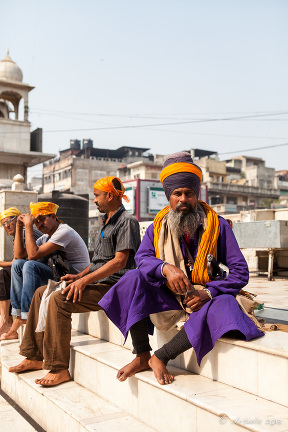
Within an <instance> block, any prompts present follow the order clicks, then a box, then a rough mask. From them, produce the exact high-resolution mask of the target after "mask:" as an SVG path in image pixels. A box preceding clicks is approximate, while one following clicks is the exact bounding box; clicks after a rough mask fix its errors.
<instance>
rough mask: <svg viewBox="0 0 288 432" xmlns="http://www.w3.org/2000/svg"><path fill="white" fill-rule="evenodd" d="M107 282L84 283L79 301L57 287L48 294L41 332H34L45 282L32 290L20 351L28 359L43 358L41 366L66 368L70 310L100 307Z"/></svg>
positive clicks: (107, 286)
mask: <svg viewBox="0 0 288 432" xmlns="http://www.w3.org/2000/svg"><path fill="white" fill-rule="evenodd" d="M111 286H112V285H111V284H105V283H97V284H93V285H87V287H86V288H85V289H84V291H83V292H82V299H81V301H80V302H79V301H77V302H76V303H73V302H72V300H71V299H70V300H69V301H67V300H66V297H65V295H63V294H61V292H60V291H57V292H55V293H53V294H52V295H51V299H50V302H49V306H48V311H47V319H46V326H45V331H44V332H39V333H38V332H37V333H36V332H35V329H36V327H37V323H38V316H39V307H40V303H41V298H42V295H43V293H44V291H45V289H46V286H43V287H40V288H38V289H37V290H36V291H35V294H34V296H33V299H32V303H31V306H30V309H29V313H28V319H27V323H26V329H25V332H24V337H23V340H22V343H21V346H20V354H21V355H23V356H25V357H27V358H28V359H29V360H40V361H42V360H44V365H43V367H44V369H50V370H58V369H68V367H69V359H70V340H71V314H72V313H81V312H91V311H97V310H100V309H101V307H100V306H99V305H98V302H99V301H100V300H101V298H102V297H103V296H104V294H106V293H107V291H108V290H109V289H110V288H111Z"/></svg>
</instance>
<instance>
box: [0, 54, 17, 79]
mask: <svg viewBox="0 0 288 432" xmlns="http://www.w3.org/2000/svg"><path fill="white" fill-rule="evenodd" d="M0 79H5V80H7V81H18V82H22V81H23V73H22V71H21V69H20V68H19V66H17V64H16V63H15V62H14V61H13V60H12V59H11V57H10V56H9V51H8V50H7V54H6V56H5V57H4V59H3V60H1V61H0Z"/></svg>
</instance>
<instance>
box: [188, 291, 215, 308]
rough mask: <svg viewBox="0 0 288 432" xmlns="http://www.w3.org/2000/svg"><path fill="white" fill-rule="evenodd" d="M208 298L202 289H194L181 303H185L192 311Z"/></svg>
mask: <svg viewBox="0 0 288 432" xmlns="http://www.w3.org/2000/svg"><path fill="white" fill-rule="evenodd" d="M209 300H210V297H209V296H208V294H207V292H206V291H204V290H196V291H194V292H193V293H191V294H189V292H188V294H187V297H186V298H185V299H184V301H183V303H184V304H186V305H187V306H188V307H189V308H190V309H191V310H192V311H193V312H197V311H198V310H200V309H201V307H202V306H203V305H204V304H205V303H207V302H208V301H209Z"/></svg>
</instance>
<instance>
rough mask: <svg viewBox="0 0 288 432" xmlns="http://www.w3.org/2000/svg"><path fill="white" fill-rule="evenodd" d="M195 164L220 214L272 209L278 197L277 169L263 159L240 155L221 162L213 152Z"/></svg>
mask: <svg viewBox="0 0 288 432" xmlns="http://www.w3.org/2000/svg"><path fill="white" fill-rule="evenodd" d="M194 153H196V152H195V150H194ZM210 153H212V152H210ZM195 161H196V162H197V164H198V165H199V166H200V167H201V169H202V172H203V184H202V187H204V186H205V187H206V188H207V193H208V203H209V204H210V205H212V206H213V208H214V210H216V211H217V213H219V214H225V213H238V212H239V211H241V210H247V209H255V208H265V207H269V206H270V203H272V201H273V200H275V199H278V198H279V189H278V188H277V186H275V181H274V175H275V170H274V168H268V167H266V166H265V161H264V160H263V159H261V158H255V157H248V156H237V157H235V158H232V159H230V160H228V161H219V159H218V155H217V153H212V154H210V155H205V156H202V157H199V158H198V159H197V158H195Z"/></svg>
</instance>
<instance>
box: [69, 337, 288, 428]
mask: <svg viewBox="0 0 288 432" xmlns="http://www.w3.org/2000/svg"><path fill="white" fill-rule="evenodd" d="M132 358H133V357H132V354H131V352H130V351H129V350H126V349H124V348H122V347H120V346H117V345H114V344H111V343H109V342H105V341H103V340H101V339H95V338H93V337H91V336H87V335H84V334H79V333H78V334H74V336H73V337H72V354H71V372H72V374H73V377H74V380H75V381H76V382H78V383H80V384H81V385H83V386H84V387H85V388H88V389H89V390H91V391H93V392H95V393H97V394H98V395H99V396H101V397H103V398H104V399H107V400H109V401H111V402H112V403H113V404H115V405H117V406H119V407H120V408H122V409H125V410H127V411H128V412H129V413H130V414H132V415H133V416H134V417H137V418H138V419H139V420H141V421H142V422H144V423H145V424H147V425H150V426H151V427H154V428H155V429H156V430H157V431H160V432H175V431H176V430H178V429H179V426H180V425H181V430H189V432H193V431H195V432H196V431H197V432H207V431H213V432H214V431H215V432H218V431H219V432H220V431H221V432H222V431H229V432H230V431H238V432H239V431H243V430H246V429H247V430H251V431H255V432H256V431H259V432H260V431H261V432H262V431H271V426H273V431H277V432H280V431H281V432H284V431H287V430H288V409H287V407H285V406H283V405H280V404H277V403H274V402H270V401H268V400H266V399H263V398H259V397H258V396H255V395H253V394H250V393H248V392H244V391H242V390H238V389H236V388H233V387H231V386H228V385H227V384H223V383H220V382H217V381H213V380H211V379H209V378H206V377H203V376H200V375H197V374H192V373H190V372H187V371H185V370H183V369H179V368H176V367H173V366H172V367H169V368H170V370H171V372H172V373H173V374H174V375H175V381H174V382H173V384H171V385H168V386H161V385H159V384H158V383H157V381H156V379H155V378H154V375H153V372H152V371H145V372H142V373H139V374H137V375H136V376H135V377H131V378H129V379H128V380H126V381H125V382H121V383H120V382H119V381H118V380H117V379H116V374H117V371H118V370H119V369H120V368H121V367H122V366H123V365H125V364H127V363H128V362H130V361H131V359H132ZM230 373H234V374H237V373H238V370H237V366H235V365H230Z"/></svg>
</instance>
